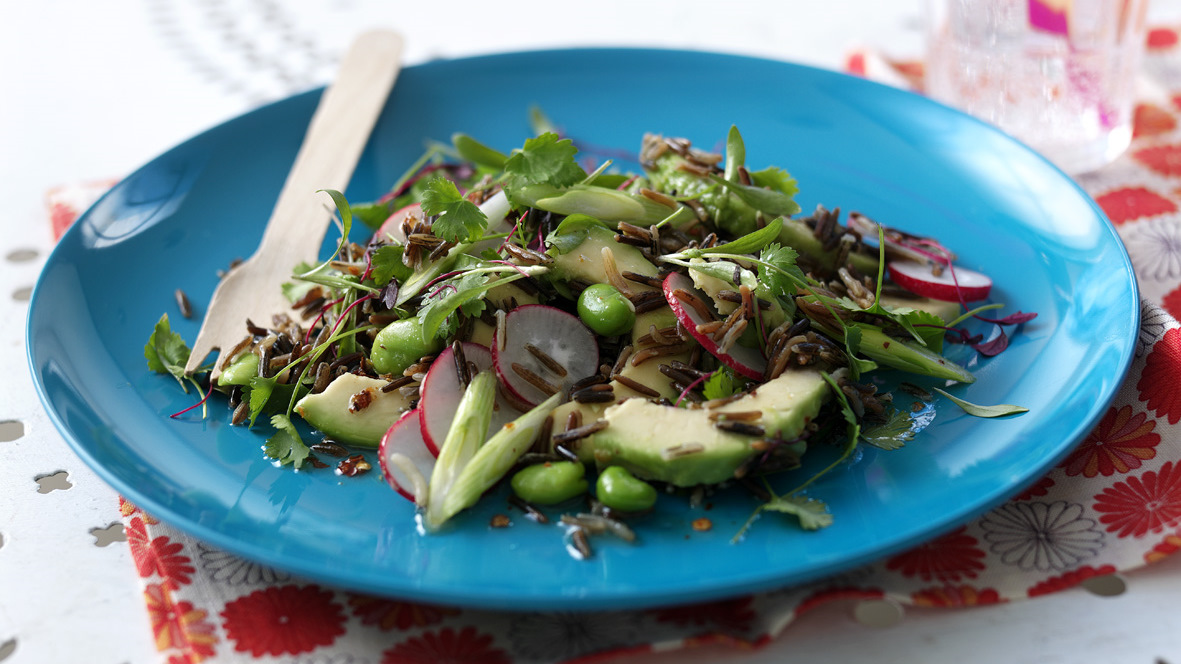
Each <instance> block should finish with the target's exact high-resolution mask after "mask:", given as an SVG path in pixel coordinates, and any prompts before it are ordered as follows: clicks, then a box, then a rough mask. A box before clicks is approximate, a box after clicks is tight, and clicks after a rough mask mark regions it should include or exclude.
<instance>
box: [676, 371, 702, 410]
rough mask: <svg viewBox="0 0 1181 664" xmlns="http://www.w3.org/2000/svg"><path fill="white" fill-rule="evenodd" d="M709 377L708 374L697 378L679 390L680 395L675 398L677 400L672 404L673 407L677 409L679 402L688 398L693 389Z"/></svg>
mask: <svg viewBox="0 0 1181 664" xmlns="http://www.w3.org/2000/svg"><path fill="white" fill-rule="evenodd" d="M709 377H710V374H705V375H704V376H699V377H698V378H697V380H695V381H693V382H692V383H689V384H688V385H686V386H685V389H683V390H681V393H680V395H678V396H677V400H676V401H675V402H674V403H673V405H674V406H676V407H677V408H680V407H681V402H682V401H684V400H685V398H686V397H688V396H689V393H690V392H692V391H693V388H695V387H697V386H698V385H701V384H702V383H704V382H705V380H706V379H707V378H709Z"/></svg>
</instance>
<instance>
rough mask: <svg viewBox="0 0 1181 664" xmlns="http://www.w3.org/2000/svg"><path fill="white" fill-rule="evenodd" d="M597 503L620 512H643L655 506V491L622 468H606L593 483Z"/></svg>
mask: <svg viewBox="0 0 1181 664" xmlns="http://www.w3.org/2000/svg"><path fill="white" fill-rule="evenodd" d="M595 496H596V497H598V499H599V502H600V503H603V504H604V505H606V506H607V507H610V508H611V509H615V510H619V511H621V512H643V511H646V510H649V509H651V508H652V506H653V505H655V504H656V489H655V488H653V486H652V485H651V484H648V483H647V482H645V481H644V480H641V479H639V478H637V477H636V476H635V475H632V474H631V473H630V472H629V471H628V470H627V469H626V468H624V467H623V466H608V467H607V468H605V469H603V471H602V472H601V473H599V479H598V481H596V482H595Z"/></svg>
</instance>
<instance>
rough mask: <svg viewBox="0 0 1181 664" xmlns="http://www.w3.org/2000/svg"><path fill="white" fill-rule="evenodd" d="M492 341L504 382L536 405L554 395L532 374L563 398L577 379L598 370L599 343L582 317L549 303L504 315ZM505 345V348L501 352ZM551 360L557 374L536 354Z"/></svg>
mask: <svg viewBox="0 0 1181 664" xmlns="http://www.w3.org/2000/svg"><path fill="white" fill-rule="evenodd" d="M499 335H500V329H497V330H496V332H495V333H494V334H493V338H492V365H493V366H494V367H495V369H496V375H497V377H498V378H499V379H500V382H501V383H502V384H503V385H504V386H505V387H506V388H508V390H509V391H511V392H512V393H513V396H515V397H517V398H518V399H520V400H521V401H524V402H525V403H527V404H529V405H530V406H536V405H537V404H539V403H541V402H542V401H545V399H546V398H547V397H548V396H549V395H548V394H546V392H545V391H543V390H542V389H541V388H539V387H537V386H536V385H535V383H534V382H533V381H531V380H530V379H529V378H528V377H527V375H528V374H530V373H531V374H532V375H534V376H536V377H537V378H539V379H541V380H543V381H545V383H547V384H549V385H550V386H552V387H553V388H554V389H556V390H557V392H558V393H562V394H564V393H565V392H566V391H568V390H569V389H570V386H571V385H573V384H574V383H575V382H576V381H578V380H581V379H583V378H586V377H587V376H590V375H592V374H594V373H595V372H596V371H598V370H599V345H598V343H597V342H596V341H595V335H594V333H593V332H591V331H590V330H589V329H587V327H586V326H585V325H583V324H582V321H581V320H579V319H578V316H575V315H573V314H569V313H567V312H565V311H562V310H561V309H555V308H554V307H550V306H546V305H544V304H527V305H524V306H520V307H517V308H516V309H513V310H512V311H510V312H508V314H506V315H505V317H504V337H505V338H504V339H503V340H502V339H500V337H499ZM502 346H503V348H502ZM529 346H532V347H533V348H535V349H536V350H537V351H539V353H540V354H541V355H544V356H545V357H547V358H549V359H552V360H553V361H554V362H556V364H557V365H558V366H560V367H561V370H555V368H553V367H550V366H549V365H548V364H547V363H546V362H545V361H544V360H542V359H539V358H538V356H537V354H535V353H534V352H532V351H530V350H529V348H528V347H529Z"/></svg>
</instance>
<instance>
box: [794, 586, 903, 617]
mask: <svg viewBox="0 0 1181 664" xmlns="http://www.w3.org/2000/svg"><path fill="white" fill-rule="evenodd" d="M882 597H885V593H883V592H882V591H880V590H873V589H868V588H825V589H824V590H821V591H818V592H816V593H814V594H812V595H809V596H807V597H805V598H804V599H803V600H801V601H800V603H799V604H797V605H796V608H795V611H794V612H793V613H795V615H796V616H797V617H799V616H802V615H804V613H806V612H808V611H810V610H812V609H814V608H816V607H818V606H820V605H821V604H827V603H828V602H832V601H836V600H849V599H881V598H882Z"/></svg>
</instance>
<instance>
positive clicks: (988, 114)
mask: <svg viewBox="0 0 1181 664" xmlns="http://www.w3.org/2000/svg"><path fill="white" fill-rule="evenodd" d="M927 5H928V6H927V9H928V16H927V18H928V21H927V24H928V29H927V75H926V85H927V94H929V95H930V96H931V97H933V98H934V99H937V100H939V101H942V102H944V103H946V104H948V105H950V106H954V107H957V108H959V109H961V110H964V111H967V112H968V113H971V114H972V115H974V116H976V117H978V118H980V119H982V120H985V121H988V122H990V123H992V124H994V125H996V126H998V127H1000V128H1001V129H1002V130H1004V131H1006V132H1008V133H1009V134H1011V135H1012V136H1014V137H1015V138H1017V139H1018V140H1020V141H1022V142H1024V143H1025V144H1027V145H1029V146H1030V147H1032V148H1034V149H1035V150H1038V151H1039V152H1041V153H1042V154H1043V155H1044V156H1046V157H1047V158H1048V159H1050V161H1053V162H1054V163H1055V164H1057V165H1058V167H1059V168H1061V169H1062V170H1063V171H1065V172H1067V173H1069V174H1071V175H1077V174H1081V173H1085V172H1088V171H1092V170H1095V169H1098V168H1100V167H1102V166H1103V165H1105V164H1107V163H1109V162H1111V161H1112V160H1114V159H1115V158H1116V157H1118V156H1119V155H1120V154H1121V153H1123V151H1124V150H1125V149H1127V147H1128V144H1129V143H1130V142H1131V140H1132V112H1133V102H1134V96H1135V90H1136V75H1137V72H1138V69H1139V65H1140V59H1141V56H1142V54H1143V51H1144V39H1145V35H1144V30H1145V29H1144V20H1145V19H1144V16H1145V11H1146V8H1147V0H927Z"/></svg>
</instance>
